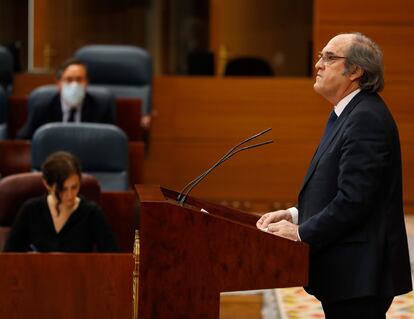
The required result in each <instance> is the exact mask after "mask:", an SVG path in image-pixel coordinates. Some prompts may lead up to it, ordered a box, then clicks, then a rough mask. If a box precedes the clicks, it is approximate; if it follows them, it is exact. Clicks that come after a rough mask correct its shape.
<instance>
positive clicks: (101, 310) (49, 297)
mask: <svg viewBox="0 0 414 319" xmlns="http://www.w3.org/2000/svg"><path fill="white" fill-rule="evenodd" d="M132 271H133V257H132V254H40V253H39V254H15V253H3V254H0V300H1V307H0V318H9V319H11V318H16V319H18V318H19V319H21V318H42V319H49V318H50V319H52V318H53V319H55V318H59V319H73V318H83V319H96V318H114V319H115V318H117V319H118V318H120V319H121V318H125V319H130V318H132Z"/></svg>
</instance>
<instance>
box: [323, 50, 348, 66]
mask: <svg viewBox="0 0 414 319" xmlns="http://www.w3.org/2000/svg"><path fill="white" fill-rule="evenodd" d="M346 58H347V57H346V56H339V55H335V54H332V53H326V54H323V53H322V52H319V53H318V61H319V60H321V59H322V62H323V63H324V64H325V65H328V64H332V63H334V62H335V61H336V60H338V59H346Z"/></svg>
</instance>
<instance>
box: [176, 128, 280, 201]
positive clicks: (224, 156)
mask: <svg viewBox="0 0 414 319" xmlns="http://www.w3.org/2000/svg"><path fill="white" fill-rule="evenodd" d="M271 129H272V128H271V127H269V128H267V129H265V130H264V131H261V132H259V133H257V134H255V135H253V136H251V137H249V138H247V139H245V140H244V141H242V142H240V143H238V144H237V145H236V146H234V147H232V148H231V149H230V150H229V151H228V152H227V153H226V154H224V155H223V157H222V158H220V159H219V160H218V161H217V163H215V164H214V165H213V166H212V168H211V169H213V168H214V167H216V165H217V164H218V163H219V162H221V161H222V160H223V159H225V158H227V156H228V155H229V154H231V153H233V151H234V150H235V149H237V148H238V147H239V146H241V145H243V144H245V143H247V142H249V141H251V140H253V139H255V138H258V137H259V136H261V135H263V134H265V133H267V132H269V131H270V130H271ZM208 171H210V169H209V170H208ZM205 174H206V172H204V173H202V174H201V175H199V176H197V177H196V178H195V179H193V180H192V181H190V182H189V183H187V185H185V186H184V188H183V189H182V190H181V192H180V194H179V195H178V198H177V200H178V201H180V200H181V196H182V195H183V193H184V192H185V191H186V190H187V189H188V188H189V187H191V185H193V183H195V182H197V181H198V179H199V178H202V177H203V176H204V175H205ZM207 174H208V173H207Z"/></svg>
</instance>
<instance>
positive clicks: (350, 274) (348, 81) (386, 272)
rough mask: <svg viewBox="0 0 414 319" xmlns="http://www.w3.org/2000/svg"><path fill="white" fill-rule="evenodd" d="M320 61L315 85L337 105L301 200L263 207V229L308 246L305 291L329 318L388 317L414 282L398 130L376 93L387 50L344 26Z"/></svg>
mask: <svg viewBox="0 0 414 319" xmlns="http://www.w3.org/2000/svg"><path fill="white" fill-rule="evenodd" d="M315 67H316V70H317V74H316V81H315V84H314V90H315V91H316V92H317V93H319V94H320V95H322V96H323V97H324V98H325V99H327V100H328V101H329V102H330V103H331V104H332V105H333V106H334V109H333V111H332V113H331V116H330V119H329V121H328V124H327V127H326V129H325V133H324V135H323V137H322V139H321V142H320V144H319V147H318V149H317V151H316V153H315V155H314V157H313V159H312V161H311V163H310V166H309V168H308V171H307V173H306V176H305V179H304V182H303V185H302V187H301V190H300V192H299V198H298V206H297V207H292V208H289V209H287V210H280V211H276V212H270V213H267V214H265V215H263V217H262V218H260V219H259V220H258V222H257V227H259V228H260V229H262V230H266V231H268V232H271V233H274V234H276V235H279V236H282V237H286V238H289V239H292V240H301V241H303V242H305V243H308V244H309V245H310V263H309V284H308V286H307V287H306V290H307V291H308V292H309V293H311V294H313V295H315V296H316V297H317V298H318V299H319V300H320V301H321V303H322V307H323V309H324V312H325V315H326V318H328V319H338V318H348V319H349V318H352V319H355V318H375V319H379V318H385V313H386V311H387V310H388V308H389V306H390V305H391V302H392V300H393V297H394V296H396V295H399V294H403V293H407V292H409V291H410V290H411V289H412V283H411V271H410V261H409V255H408V245H407V237H406V230H405V224H404V214H403V204H402V173H401V170H402V169H401V151H400V142H399V136H398V130H397V126H396V124H395V122H394V120H393V118H392V115H391V113H390V112H389V110H388V108H387V106H386V105H385V103H384V102H383V100H382V99H381V97H380V96H379V95H378V94H377V92H379V91H380V90H381V89H382V88H383V85H384V80H383V62H382V52H381V50H380V49H379V47H378V46H377V45H376V44H375V43H374V42H373V41H372V40H371V39H369V38H367V37H366V36H364V35H362V34H360V33H355V34H341V35H338V36H336V37H334V38H332V39H331V40H330V41H329V42H328V44H327V45H326V46H325V48H324V49H323V50H322V52H321V53H320V55H319V60H318V62H317V63H316V65H315Z"/></svg>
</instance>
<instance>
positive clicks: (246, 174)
mask: <svg viewBox="0 0 414 319" xmlns="http://www.w3.org/2000/svg"><path fill="white" fill-rule="evenodd" d="M312 86H313V80H312V79H299V78H298V79H293V78H292V79H290V78H282V79H266V80H265V79H260V80H259V79H220V78H201V77H200V78H185V77H159V78H156V79H155V82H154V109H155V112H156V116H155V117H154V121H153V127H152V136H151V144H150V145H151V147H150V151H149V154H148V156H147V158H146V163H145V165H146V166H145V167H146V169H145V177H144V181H145V182H146V183H151V184H161V185H164V186H166V187H168V188H171V189H175V190H180V189H181V188H182V187H183V186H184V185H185V184H186V183H187V182H188V181H190V180H192V179H193V178H194V177H196V176H197V175H199V174H201V173H202V172H203V171H204V170H206V169H207V168H208V167H210V166H211V165H213V163H214V162H215V161H217V160H218V159H219V158H220V157H221V156H222V155H223V154H224V153H225V152H226V151H227V150H228V149H229V148H230V147H232V146H233V145H235V144H237V143H238V142H240V141H241V140H243V139H244V138H247V137H248V136H250V135H253V134H254V133H256V132H258V131H261V130H263V129H265V128H267V127H272V128H273V130H272V131H271V132H269V133H268V134H267V135H265V136H263V137H262V138H260V139H259V140H260V141H264V140H267V139H270V138H272V139H273V140H274V143H273V144H270V145H267V146H264V147H263V148H260V149H254V150H248V151H246V152H244V153H241V154H238V155H236V156H235V157H234V158H232V159H230V160H229V161H228V162H226V163H225V164H223V165H222V167H219V168H217V170H216V171H214V172H213V173H212V174H211V175H210V176H209V177H207V179H206V180H205V181H204V182H202V183H200V185H199V186H198V187H197V188H196V189H194V195H195V196H199V197H202V198H206V199H211V200H215V201H218V202H226V203H227V204H228V205H236V206H237V205H239V206H240V207H241V208H243V209H247V210H260V209H277V208H280V207H284V206H289V205H292V204H293V203H294V202H295V200H296V196H297V191H298V189H299V187H300V185H301V183H302V179H303V176H304V175H305V172H306V169H307V166H308V164H309V161H310V159H311V157H312V154H313V152H314V150H315V147H316V145H317V144H318V142H319V138H320V136H321V134H322V131H323V128H324V125H325V121H326V118H327V116H328V113H329V112H330V108H331V106H330V105H329V104H328V103H327V102H326V101H325V100H323V99H322V98H321V97H320V96H319V95H317V94H316V93H314V92H313V89H312ZM383 96H384V99H385V100H386V102H387V103H388V105H389V107H390V109H391V111H392V112H393V114H394V117H395V119H396V121H397V124H398V125H399V128H400V135H401V143H402V152H403V157H404V163H403V169H404V190H405V200H406V201H407V202H409V201H413V200H414V152H413V151H412V150H413V149H414V148H413V146H414V130H413V128H414V112H412V110H411V101H412V100H413V99H414V91H413V90H412V87H411V85H410V84H401V83H394V82H390V83H388V85H387V86H386V89H385V91H384V92H383ZM263 203H266V204H265V205H263Z"/></svg>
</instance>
